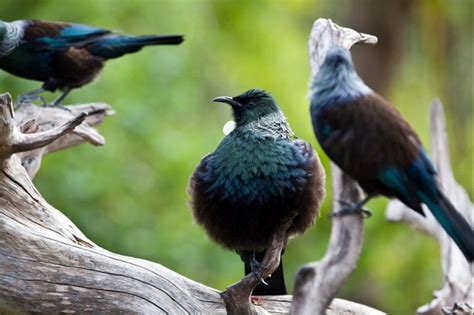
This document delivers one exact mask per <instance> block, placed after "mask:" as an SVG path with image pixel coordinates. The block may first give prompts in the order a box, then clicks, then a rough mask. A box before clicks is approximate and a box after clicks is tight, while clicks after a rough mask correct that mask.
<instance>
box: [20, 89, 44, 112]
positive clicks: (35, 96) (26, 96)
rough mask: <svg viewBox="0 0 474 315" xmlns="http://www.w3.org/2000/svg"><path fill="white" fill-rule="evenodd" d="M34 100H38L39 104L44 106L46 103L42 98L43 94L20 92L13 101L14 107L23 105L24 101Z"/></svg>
mask: <svg viewBox="0 0 474 315" xmlns="http://www.w3.org/2000/svg"><path fill="white" fill-rule="evenodd" d="M34 101H40V102H41V106H46V105H47V104H48V103H47V102H46V100H45V99H44V97H43V96H41V95H38V94H28V93H27V94H22V95H20V96H18V98H17V99H16V102H15V109H18V108H20V107H21V105H23V104H24V103H28V102H29V103H33V102H34Z"/></svg>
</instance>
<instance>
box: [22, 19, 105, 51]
mask: <svg viewBox="0 0 474 315" xmlns="http://www.w3.org/2000/svg"><path fill="white" fill-rule="evenodd" d="M106 34H110V31H108V30H105V29H101V28H95V27H92V26H88V25H83V24H71V23H62V22H49V21H41V20H31V21H29V22H28V24H27V26H26V28H25V33H24V36H23V40H24V42H25V43H27V44H31V45H32V46H33V47H35V48H38V49H51V50H58V49H66V48H69V47H70V46H71V45H74V46H76V45H84V44H86V43H88V42H89V41H91V40H94V39H97V38H100V37H102V36H104V35H106Z"/></svg>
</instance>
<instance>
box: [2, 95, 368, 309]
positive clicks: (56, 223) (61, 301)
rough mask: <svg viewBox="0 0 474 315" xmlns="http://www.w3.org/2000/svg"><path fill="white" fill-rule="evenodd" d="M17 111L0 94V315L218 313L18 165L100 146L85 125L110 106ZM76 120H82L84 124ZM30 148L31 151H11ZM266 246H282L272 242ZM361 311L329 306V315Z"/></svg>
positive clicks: (211, 294) (212, 302)
mask: <svg viewBox="0 0 474 315" xmlns="http://www.w3.org/2000/svg"><path fill="white" fill-rule="evenodd" d="M24 106H27V107H24V108H23V109H22V108H20V109H19V111H18V112H17V113H14V112H13V107H12V106H11V99H10V97H9V95H8V94H3V95H0V314H24V313H42V314H58V313H71V314H72V313H80V314H87V313H94V314H131V313H133V314H225V313H226V309H225V305H224V302H223V300H222V298H221V296H220V293H219V292H218V291H217V290H215V289H213V288H210V287H207V286H205V285H203V284H200V283H197V282H194V281H192V280H190V279H188V278H186V277H183V276H181V275H180V274H178V273H176V272H174V271H172V270H170V269H167V268H165V267H163V266H162V265H160V264H157V263H153V262H149V261H145V260H142V259H137V258H133V257H126V256H121V255H118V254H114V253H111V252H109V251H107V250H105V249H102V248H100V247H99V246H97V245H96V244H94V243H93V242H92V241H91V240H89V239H88V238H87V237H86V236H85V235H84V234H83V233H82V232H81V231H80V230H79V229H78V228H77V227H76V226H75V225H74V224H73V223H72V222H71V221H70V220H69V219H68V218H67V217H66V216H64V215H63V214H62V213H61V212H60V211H59V210H57V209H55V208H54V207H52V206H51V205H50V204H48V202H47V201H46V200H44V198H43V197H42V196H41V195H40V193H39V192H38V191H37V190H36V188H35V187H34V185H33V183H32V182H31V177H32V176H34V174H35V173H36V171H37V170H38V167H39V162H37V163H38V164H37V167H34V168H27V169H28V170H29V172H27V171H26V170H25V168H23V167H22V165H21V163H23V164H25V161H26V160H25V159H28V156H32V157H33V158H35V159H39V160H41V158H42V156H43V155H44V154H46V153H48V152H53V151H56V150H60V149H65V148H68V147H70V146H73V145H76V144H79V143H81V142H84V141H89V142H92V143H93V144H101V143H103V142H104V141H103V138H102V136H101V135H100V134H99V133H98V132H97V131H96V130H95V129H93V128H92V127H91V126H93V125H96V124H98V123H100V122H102V120H103V119H104V117H105V116H106V115H107V114H108V113H109V112H110V107H109V106H108V105H105V104H86V105H77V106H74V107H69V108H70V110H71V112H68V111H65V110H63V109H54V108H53V109H51V108H42V107H32V105H24ZM83 112H85V113H89V115H88V116H87V117H86V118H85V121H82V120H83V119H84V117H83V115H82V114H81V113H83ZM13 117H15V120H14V119H13ZM81 121H82V123H81ZM79 123H81V124H80V125H78V124H79ZM22 132H25V133H27V134H24V133H22ZM40 144H41V145H45V146H44V147H42V148H38V146H39V145H40ZM28 148H37V149H35V150H33V151H27V152H23V153H14V152H17V151H22V150H24V149H28ZM33 164H34V163H33ZM33 164H32V163H30V164H28V163H27V166H31V165H33ZM65 177H66V178H67V174H65ZM274 246H277V247H278V246H280V245H279V243H278V237H277V238H276V239H275V242H274ZM275 252H276V251H275ZM267 259H268V260H269V261H273V260H274V257H268V258H267ZM278 259H279V257H278ZM264 271H265V270H264ZM265 272H271V271H270V270H267V271H265ZM290 303H291V296H278V297H265V298H264V299H262V300H261V301H259V305H260V307H258V308H256V309H257V310H258V311H259V312H261V313H269V314H287V313H288V311H289V308H290ZM367 310H370V308H368V307H365V306H363V305H359V304H357V303H352V302H348V301H343V300H334V301H333V303H332V304H331V305H330V306H329V309H328V314H331V315H335V314H349V313H348V312H350V314H366V311H367Z"/></svg>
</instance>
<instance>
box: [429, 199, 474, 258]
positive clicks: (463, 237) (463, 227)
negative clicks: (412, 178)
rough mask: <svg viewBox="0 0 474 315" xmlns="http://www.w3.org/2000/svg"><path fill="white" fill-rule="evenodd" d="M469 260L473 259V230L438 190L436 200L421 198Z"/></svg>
mask: <svg viewBox="0 0 474 315" xmlns="http://www.w3.org/2000/svg"><path fill="white" fill-rule="evenodd" d="M423 201H424V202H425V203H426V205H427V206H428V208H430V210H431V212H432V213H433V215H434V217H435V218H436V220H438V222H439V223H440V224H441V226H442V227H443V228H444V230H445V231H446V233H448V234H449V236H451V238H452V239H453V241H454V242H455V243H456V244H457V245H458V247H459V249H460V250H461V251H462V253H463V254H464V256H465V257H466V259H467V260H468V261H469V262H472V261H473V260H474V230H473V229H472V227H471V226H470V225H469V223H468V222H467V221H466V219H464V217H463V216H462V215H461V214H460V213H459V212H458V211H457V210H456V209H455V208H454V206H453V205H452V204H451V202H450V201H449V200H448V199H447V198H446V197H445V196H444V195H443V194H442V193H441V192H439V194H438V196H437V200H435V201H433V200H423Z"/></svg>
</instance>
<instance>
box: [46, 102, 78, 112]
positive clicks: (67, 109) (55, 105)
mask: <svg viewBox="0 0 474 315" xmlns="http://www.w3.org/2000/svg"><path fill="white" fill-rule="evenodd" d="M41 107H44V108H60V109H63V110H65V111H67V112H68V113H71V114H72V110H70V109H69V108H67V107H65V106H62V105H59V104H55V103H54V102H53V103H51V104H47V103H45V104H43V105H41Z"/></svg>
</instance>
